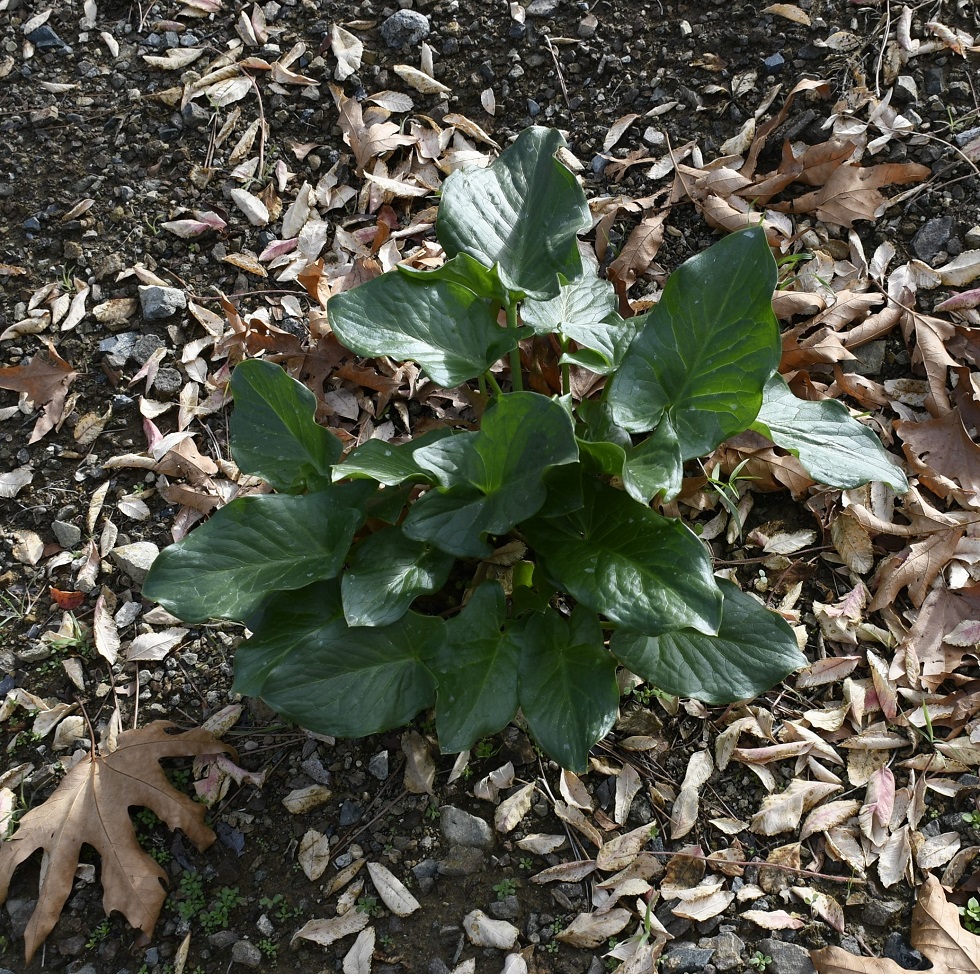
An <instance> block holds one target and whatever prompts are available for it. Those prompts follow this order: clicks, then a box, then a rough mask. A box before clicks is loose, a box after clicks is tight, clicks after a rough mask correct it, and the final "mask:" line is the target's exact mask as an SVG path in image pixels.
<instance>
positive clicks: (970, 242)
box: [964, 223, 980, 250]
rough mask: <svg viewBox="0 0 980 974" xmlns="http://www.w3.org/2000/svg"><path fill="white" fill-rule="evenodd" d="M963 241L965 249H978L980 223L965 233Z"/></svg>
mask: <svg viewBox="0 0 980 974" xmlns="http://www.w3.org/2000/svg"><path fill="white" fill-rule="evenodd" d="M964 239H965V241H966V245H967V247H971V248H973V249H974V250H977V249H980V223H978V224H977V225H976V226H975V227H970V229H969V230H967V231H966V235H965V237H964Z"/></svg>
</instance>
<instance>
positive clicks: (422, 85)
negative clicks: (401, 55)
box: [394, 64, 451, 95]
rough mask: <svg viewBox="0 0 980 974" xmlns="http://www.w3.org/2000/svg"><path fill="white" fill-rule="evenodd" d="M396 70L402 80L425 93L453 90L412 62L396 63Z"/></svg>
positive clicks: (436, 93)
mask: <svg viewBox="0 0 980 974" xmlns="http://www.w3.org/2000/svg"><path fill="white" fill-rule="evenodd" d="M394 71H395V74H397V75H398V77H399V78H401V79H402V81H404V82H405V83H406V84H408V85H411V86H412V87H413V88H414V89H415V90H416V91H418V92H421V93H422V94H423V95H444V94H446V93H448V92H449V91H450V90H451V89H450V88H447V87H446V86H445V85H444V84H442V82H440V81H436V79H435V78H433V77H430V76H429V75H427V74H426V73H425V72H424V71H419V69H418V68H413V67H412V66H411V65H410V64H396V65H395V67H394Z"/></svg>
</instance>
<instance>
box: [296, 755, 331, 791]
mask: <svg viewBox="0 0 980 974" xmlns="http://www.w3.org/2000/svg"><path fill="white" fill-rule="evenodd" d="M300 767H301V768H302V769H303V773H304V774H306V775H307V777H309V778H312V779H313V780H314V781H315V782H316V783H317V784H318V785H329V784H330V772H329V771H328V770H327V769H326V768H325V767H324V766H323V762H322V761H321V760H320V759H319V758H318V757H317V756H316V755H315V754H311V755H310V756H309V757H308V758H307V759H306V760H305V761H304V762H303V763H302V764H301V765H300Z"/></svg>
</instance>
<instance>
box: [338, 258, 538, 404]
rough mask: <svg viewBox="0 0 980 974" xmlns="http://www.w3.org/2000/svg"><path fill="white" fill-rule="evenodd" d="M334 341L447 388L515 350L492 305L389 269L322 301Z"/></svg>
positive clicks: (453, 288)
mask: <svg viewBox="0 0 980 974" xmlns="http://www.w3.org/2000/svg"><path fill="white" fill-rule="evenodd" d="M327 312H328V315H329V318H330V326H331V328H333V331H334V333H335V334H336V336H337V338H338V339H340V341H341V342H342V343H343V344H344V345H345V346H346V347H347V348H349V349H350V350H351V351H352V352H356V353H357V354H358V355H365V356H369V357H374V356H377V355H390V356H391V357H392V358H396V359H412V360H413V361H415V362H418V364H419V365H420V366H421V367H422V369H423V371H424V372H425V374H426V375H427V376H428V377H429V378H430V379H431V380H432V381H433V382H435V383H436V385H440V386H444V387H446V388H449V389H451V388H453V387H454V386H458V385H459V384H460V383H462V382H466V381H467V379H472V378H474V377H475V376H478V375H480V373H482V372H485V371H486V370H487V369H488V368H490V366H491V365H492V364H493V363H494V362H496V361H497V359H498V358H500V357H501V356H502V355H506V354H507V352H509V351H510V350H511V349H512V348H514V347H515V346H516V345H517V340H518V338H520V337H521V335H520V333H518V332H516V331H512V330H511V331H508V330H505V329H503V328H500V327H498V325H497V322H496V320H495V318H494V316H493V315H492V314H491V313H490V301H489V300H487V299H486V298H482V297H478V296H477V295H476V294H474V293H473V292H472V291H470V290H467V289H466V288H464V287H461V286H460V285H459V284H454V283H452V282H450V281H432V282H431V283H429V282H427V283H426V284H424V285H423V284H419V283H416V282H415V281H414V280H411V279H409V278H408V277H407V276H405V275H403V274H400V273H399V272H398V271H389V272H388V273H387V274H382V275H381V276H380V277H376V278H374V280H372V281H368V282H367V283H365V284H362V285H360V287H356V288H354V289H353V290H351V291H344V292H342V293H340V294H335V295H334V296H333V297H332V298H331V299H330V300H329V301H328V302H327Z"/></svg>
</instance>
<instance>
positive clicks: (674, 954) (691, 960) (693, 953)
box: [660, 944, 714, 974]
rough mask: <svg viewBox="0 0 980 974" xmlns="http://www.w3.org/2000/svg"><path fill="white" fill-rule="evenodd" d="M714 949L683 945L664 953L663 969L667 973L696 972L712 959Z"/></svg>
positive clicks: (688, 973) (684, 973)
mask: <svg viewBox="0 0 980 974" xmlns="http://www.w3.org/2000/svg"><path fill="white" fill-rule="evenodd" d="M713 953H714V951H713V950H712V949H711V948H710V947H691V946H688V945H686V944H685V945H682V946H680V947H675V948H674V949H673V950H670V951H668V952H667V953H665V954H664V958H663V963H662V964H661V965H660V969H661V970H662V971H666V972H667V974H696V972H697V971H700V970H701V969H702V968H703V967H704V966H705V964H707V963H708V962H709V961H710V960H711V955H712V954H713Z"/></svg>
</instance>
